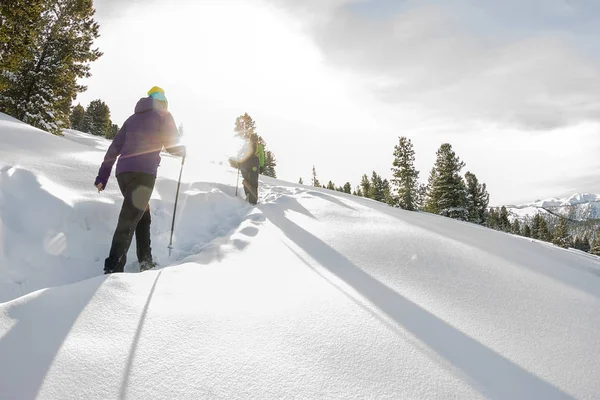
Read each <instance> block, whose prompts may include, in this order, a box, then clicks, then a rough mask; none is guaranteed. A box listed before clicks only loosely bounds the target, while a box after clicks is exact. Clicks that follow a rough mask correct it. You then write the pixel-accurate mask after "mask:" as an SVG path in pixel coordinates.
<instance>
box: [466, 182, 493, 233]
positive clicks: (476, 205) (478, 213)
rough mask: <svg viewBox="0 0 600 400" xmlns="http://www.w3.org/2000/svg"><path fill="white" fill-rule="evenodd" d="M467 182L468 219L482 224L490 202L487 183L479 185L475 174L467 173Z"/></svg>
mask: <svg viewBox="0 0 600 400" xmlns="http://www.w3.org/2000/svg"><path fill="white" fill-rule="evenodd" d="M465 181H466V187H467V204H466V207H467V218H468V220H469V221H471V222H475V223H477V224H482V223H483V222H484V220H485V212H486V210H487V207H488V204H489V202H490V195H489V193H488V192H487V190H486V185H485V183H483V184H481V183H479V181H478V180H477V177H476V176H475V174H473V173H471V172H469V171H467V173H466V174H465Z"/></svg>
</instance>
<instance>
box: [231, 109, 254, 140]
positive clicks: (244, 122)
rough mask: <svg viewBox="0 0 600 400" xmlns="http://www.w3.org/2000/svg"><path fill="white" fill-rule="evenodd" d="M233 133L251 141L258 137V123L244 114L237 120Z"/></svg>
mask: <svg viewBox="0 0 600 400" xmlns="http://www.w3.org/2000/svg"><path fill="white" fill-rule="evenodd" d="M233 131H234V132H235V133H236V134H237V135H238V136H241V137H243V138H244V139H250V138H251V137H252V136H253V135H256V123H255V122H254V120H253V119H252V117H251V116H250V115H248V113H244V115H240V116H239V117H237V118H236V119H235V126H234V128H233Z"/></svg>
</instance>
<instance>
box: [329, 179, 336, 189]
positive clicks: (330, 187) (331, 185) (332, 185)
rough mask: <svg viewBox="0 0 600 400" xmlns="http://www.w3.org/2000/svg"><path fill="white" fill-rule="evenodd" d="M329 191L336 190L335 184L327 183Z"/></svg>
mask: <svg viewBox="0 0 600 400" xmlns="http://www.w3.org/2000/svg"><path fill="white" fill-rule="evenodd" d="M327 189H329V190H335V185H334V184H333V182H331V181H329V182H328V183H327Z"/></svg>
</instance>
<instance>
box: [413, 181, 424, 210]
mask: <svg viewBox="0 0 600 400" xmlns="http://www.w3.org/2000/svg"><path fill="white" fill-rule="evenodd" d="M426 203H427V185H426V184H424V183H421V184H419V189H417V199H416V203H415V205H416V206H417V210H425V204H426Z"/></svg>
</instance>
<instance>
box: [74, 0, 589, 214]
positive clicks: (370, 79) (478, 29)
mask: <svg viewBox="0 0 600 400" xmlns="http://www.w3.org/2000/svg"><path fill="white" fill-rule="evenodd" d="M382 1H384V0H382ZM536 1H537V0H536ZM96 3H97V7H98V8H99V19H100V22H101V33H102V38H101V41H100V43H99V44H100V46H101V50H103V51H104V53H105V55H104V57H102V58H101V59H100V60H99V61H97V62H96V63H94V65H93V69H92V73H93V77H92V78H91V79H90V80H88V82H86V83H87V84H88V86H89V91H88V92H87V93H85V94H83V95H81V96H80V99H81V100H82V101H83V102H84V103H85V102H87V101H89V100H91V99H94V98H98V97H100V98H102V99H104V100H105V101H107V103H108V104H109V105H110V107H111V110H112V112H113V119H114V120H115V121H116V122H118V123H122V121H123V120H124V119H125V118H126V117H127V116H128V115H129V114H130V113H131V111H132V110H133V106H134V104H135V102H136V101H137V99H138V98H139V97H141V96H143V95H144V93H145V92H146V90H147V89H148V88H149V87H150V86H153V85H156V84H158V85H162V86H164V87H165V88H166V89H167V96H168V97H169V99H170V104H171V109H172V112H173V114H174V116H175V118H176V120H177V121H178V122H179V121H183V123H184V125H185V130H186V134H187V135H197V138H198V143H199V145H201V146H205V148H208V149H210V148H211V146H216V145H217V144H216V143H217V142H219V140H218V138H219V135H221V136H222V135H230V133H231V129H232V127H233V121H234V119H235V117H236V116H238V115H240V114H242V113H243V112H248V113H250V114H251V115H252V116H253V117H254V119H255V120H256V121H257V125H258V128H259V132H260V133H261V134H262V135H263V136H264V137H265V138H266V139H267V142H268V144H269V145H270V147H271V148H272V149H273V150H274V151H275V153H276V155H277V157H278V159H279V166H278V169H277V170H278V174H279V176H280V177H282V178H284V179H287V180H292V181H296V180H297V179H298V177H299V176H303V177H304V181H305V182H307V181H308V178H309V174H310V171H311V167H312V165H313V164H315V165H316V167H317V171H318V172H319V175H320V179H321V180H322V181H328V180H330V179H331V180H333V181H334V182H335V183H336V184H338V185H340V184H342V183H343V182H345V181H346V180H350V181H351V182H352V183H353V184H354V185H356V184H358V181H359V180H360V177H361V175H362V174H364V173H367V174H370V173H371V171H373V170H376V171H377V172H379V173H380V174H382V175H384V176H389V171H390V166H391V161H392V160H391V157H392V151H393V146H394V144H396V142H397V137H398V136H400V135H405V136H409V137H410V138H411V139H412V140H413V142H414V143H415V149H416V151H417V163H418V168H419V169H420V170H421V179H422V180H423V181H426V180H427V174H428V172H429V170H430V168H431V166H432V163H433V161H434V157H435V151H436V150H437V148H438V147H439V145H440V144H441V143H443V142H449V143H451V144H452V145H453V146H454V148H455V150H456V151H457V153H458V155H459V156H460V157H461V158H462V159H463V160H464V161H465V162H466V163H467V168H466V169H469V170H471V171H473V172H475V173H476V174H477V175H478V177H479V178H480V180H482V181H484V182H487V183H488V187H489V189H490V192H491V196H492V201H493V202H494V203H496V204H499V203H512V202H518V201H521V200H532V199H533V198H535V197H548V196H556V195H560V194H561V193H556V192H557V191H566V190H578V191H586V190H590V191H591V190H595V189H594V188H595V186H592V185H591V181H590V179H589V176H590V171H597V170H600V161H597V159H598V158H597V157H596V154H597V150H598V149H599V147H600V135H598V134H597V133H598V132H599V130H598V126H599V125H598V124H597V123H598V121H600V90H599V89H600V86H599V85H600V83H599V82H600V80H599V79H598V78H600V76H599V71H600V68H599V66H598V60H597V59H594V58H593V57H591V56H590V55H589V54H585V53H583V52H582V49H585V48H587V47H586V45H588V44H589V43H583V42H582V41H581V40H579V39H580V37H579V36H577V35H575V34H572V33H570V32H568V31H567V30H565V29H563V28H561V29H551V27H550V28H548V27H546V28H544V29H541V28H539V29H538V28H536V27H535V26H533V24H531V25H529V24H527V23H526V22H527V18H529V15H533V14H534V13H533V11H532V10H528V11H527V10H526V12H525V11H523V13H521V11H520V9H518V8H517V9H515V11H514V16H515V19H514V20H515V21H517V19H519V18H520V19H521V25H522V26H524V27H525V28H526V29H525V28H520V29H516V28H515V30H514V31H512V30H508V31H502V30H498V27H497V26H494V27H493V28H492V27H489V28H488V27H487V26H485V25H486V24H485V18H483V17H482V15H481V12H479V11H474V9H473V8H467V7H466V6H465V4H466V3H469V0H457V1H456V4H454V5H453V8H448V7H444V6H442V5H439V2H438V4H437V5H436V4H432V5H424V3H423V2H418V3H415V2H414V1H403V2H388V3H390V4H393V5H394V6H395V7H396V8H394V9H390V10H389V12H387V13H386V12H382V11H380V13H379V14H378V15H363V14H361V13H359V12H358V11H357V9H356V8H353V7H358V6H360V7H362V9H364V8H365V7H367V8H368V7H369V6H370V5H372V4H373V3H374V1H372V2H368V1H352V0H334V1H321V0H311V1H303V2H297V1H293V0H277V1H275V0H273V1H269V2H267V3H264V2H262V1H258V0H257V1H254V2H248V1H226V2H225V1H201V2H197V1H191V0H190V1H186V0H176V1H173V2H169V3H167V2H160V1H149V2H144V5H143V7H142V6H141V5H140V3H139V2H137V0H128V2H118V5H119V8H117V7H116V4H117V3H115V2H113V1H112V0H99V1H98V2H96ZM415 4H416V5H415ZM502 4H503V7H504V4H505V3H502ZM515 4H516V3H515ZM552 4H553V7H547V8H546V9H545V10H546V11H547V12H549V13H550V11H551V17H552V18H553V20H556V19H557V18H558V17H557V16H560V15H563V14H564V13H567V12H569V13H571V14H574V13H573V11H572V10H571V9H570V8H568V7H567V9H565V8H564V7H563V6H562V5H560V4H558V3H557V2H556V1H554V2H553V3H552ZM126 5H128V6H126ZM399 5H400V6H402V7H399V8H398V7H397V6H399ZM115 9H118V10H119V12H118V13H115V12H114V10H115ZM110 10H113V12H111V11H110ZM548 10H550V11H548ZM565 10H566V11H565ZM384 11H385V10H384ZM502 12H503V13H505V14H506V15H508V16H509V17H510V16H511V15H510V12H512V11H511V10H510V9H508V7H505V9H503V10H502ZM524 15H526V17H524ZM517 17H519V18H517ZM498 18H500V17H498ZM505 18H507V17H506V16H505ZM509 19H510V18H509ZM523 20H525V21H523ZM490 21H492V20H490ZM494 23H496V24H497V21H495V20H494ZM515 24H516V22H515ZM482 26H483V27H482ZM590 26H591V25H590ZM486 29H487V30H486ZM565 143H566V144H565ZM565 150H568V151H565ZM507 160H510V162H507ZM598 190H600V187H599V188H598Z"/></svg>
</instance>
